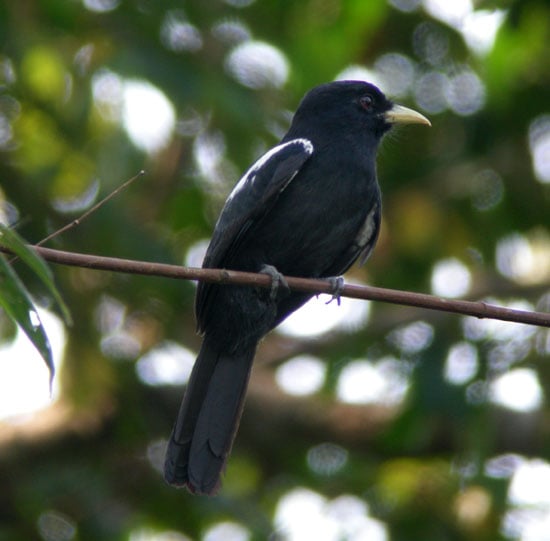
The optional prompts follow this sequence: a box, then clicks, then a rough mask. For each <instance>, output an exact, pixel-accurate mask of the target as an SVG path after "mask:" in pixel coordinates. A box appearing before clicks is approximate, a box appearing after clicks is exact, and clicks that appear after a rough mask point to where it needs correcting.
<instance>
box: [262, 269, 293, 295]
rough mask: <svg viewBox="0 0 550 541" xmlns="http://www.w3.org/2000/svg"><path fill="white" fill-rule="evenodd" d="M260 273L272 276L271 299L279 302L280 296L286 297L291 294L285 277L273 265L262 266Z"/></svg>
mask: <svg viewBox="0 0 550 541" xmlns="http://www.w3.org/2000/svg"><path fill="white" fill-rule="evenodd" d="M260 272H261V273H262V274H267V275H269V276H271V291H270V293H269V297H270V299H271V300H272V301H275V300H277V299H278V298H279V297H280V296H283V297H286V296H287V295H288V294H289V293H290V288H289V287H288V284H287V282H286V280H285V277H284V276H283V275H282V274H281V273H280V272H279V271H278V270H277V269H276V268H275V267H274V266H273V265H262V268H261V269H260Z"/></svg>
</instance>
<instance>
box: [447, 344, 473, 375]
mask: <svg viewBox="0 0 550 541" xmlns="http://www.w3.org/2000/svg"><path fill="white" fill-rule="evenodd" d="M478 369H479V365H478V355H477V349H476V347H475V346H474V345H472V344H470V343H469V342H459V343H458V344H454V345H453V346H452V347H451V348H450V349H449V353H448V355H447V358H446V359H445V368H444V374H445V379H446V380H447V381H448V382H449V383H452V384H454V385H462V384H463V383H467V382H468V381H470V380H471V379H472V378H473V377H474V376H475V375H476V374H477V371H478Z"/></svg>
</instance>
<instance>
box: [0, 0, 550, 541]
mask: <svg viewBox="0 0 550 541" xmlns="http://www.w3.org/2000/svg"><path fill="white" fill-rule="evenodd" d="M549 43H550V8H549V6H548V3H547V2H545V1H544V0H525V1H513V0H510V1H502V2H497V1H478V2H472V1H471V0H456V1H452V2H451V1H446V0H387V1H385V0H369V1H365V0H303V1H296V2H282V1H277V0H256V1H254V0H225V1H221V0H213V1H210V2H202V1H199V0H195V1H192V0H188V1H183V0H164V1H162V2H161V1H157V0H126V1H123V0H81V1H76V0H74V1H70V2H68V1H62V0H34V1H32V0H21V1H17V2H15V1H11V2H4V3H2V4H1V5H0V44H1V45H0V47H1V49H0V153H1V154H0V156H1V159H0V183H1V185H0V220H1V221H2V222H4V223H8V224H10V225H13V226H15V227H16V228H17V231H18V232H19V233H20V234H21V235H22V236H24V237H25V238H26V239H27V240H28V241H30V242H36V241H38V240H40V239H42V238H44V237H45V236H46V235H47V234H49V233H50V232H52V231H54V230H56V229H58V228H59V227H61V226H63V225H65V224H66V223H68V222H70V221H71V220H73V219H75V218H77V217H78V216H80V215H81V214H82V213H83V212H84V211H85V210H86V209H88V208H90V207H91V206H92V205H93V204H94V203H95V202H97V201H98V199H100V198H101V197H103V196H105V195H107V194H108V193H110V192H111V191H112V190H113V189H115V188H116V187H117V186H119V185H120V184H121V183H122V182H123V181H125V180H126V179H128V178H129V177H131V176H133V175H135V174H136V173H138V172H139V171H140V170H141V169H144V170H145V171H146V174H145V175H144V176H143V177H141V178H140V179H138V180H137V181H136V182H135V183H134V184H133V185H132V186H131V187H130V188H129V189H127V190H125V191H124V192H123V193H121V194H119V195H118V196H117V197H116V198H115V199H113V200H112V201H110V202H109V203H108V204H107V205H105V206H104V207H102V208H101V209H100V210H99V211H97V212H96V213H95V214H93V215H92V216H91V217H90V218H89V219H88V220H86V221H85V222H83V223H82V224H81V225H79V226H77V227H75V228H73V229H72V230H70V231H69V232H67V233H65V234H63V235H62V236H60V237H57V238H56V239H54V240H53V241H51V242H50V243H49V244H48V245H49V246H51V247H56V248H60V249H64V250H69V251H79V252H86V253H96V254H101V255H110V256H115V257H125V258H131V259H143V260H149V261H156V262H167V263H176V264H189V265H194V266H198V265H200V262H201V259H202V255H203V253H204V250H205V247H206V245H207V242H208V238H209V235H210V233H211V231H212V228H213V225H214V222H215V219H216V216H217V213H218V211H219V209H220V207H221V205H222V204H223V201H224V199H225V196H226V195H227V194H228V192H229V191H230V189H231V187H232V186H233V185H234V183H235V182H236V181H237V180H238V178H239V176H240V173H242V172H243V171H244V170H245V169H246V168H247V167H248V165H249V164H250V163H251V162H252V161H253V160H254V159H256V158H257V157H258V156H259V155H261V153H262V152H263V151H265V150H266V149H268V148H269V147H270V146H272V145H273V144H275V143H276V142H277V141H278V139H279V138H280V137H281V135H282V134H283V133H284V132H285V130H286V128H287V126H288V124H289V120H290V118H291V114H292V111H293V110H294V109H295V108H296V106H297V104H298V101H299V99H300V98H301V96H302V95H303V94H304V93H305V92H306V91H307V90H308V89H309V88H311V87H312V86H314V85H316V84H318V83H321V82H326V81H330V80H333V79H343V78H359V79H367V80H369V81H372V82H375V83H377V84H379V85H380V86H381V88H382V89H383V90H384V91H385V92H386V93H387V94H389V95H391V96H392V97H393V98H394V99H395V100H396V101H398V102H400V103H403V104H405V105H408V106H411V107H414V108H416V109H418V110H419V111H421V112H422V113H424V114H425V115H427V116H428V117H429V118H430V119H431V120H432V124H433V127H432V128H431V129H421V128H418V127H405V128H403V129H400V130H397V131H394V132H392V134H390V135H389V136H388V137H387V139H386V141H385V143H384V145H383V148H382V151H381V155H380V158H379V177H380V181H381V185H382V190H383V193H384V217H383V224H382V233H381V238H380V241H379V244H378V247H377V249H376V250H375V253H374V255H373V256H372V257H371V259H370V260H369V262H368V264H367V265H366V266H365V267H364V268H354V269H352V270H351V271H350V273H349V275H348V276H347V277H346V279H347V280H348V281H349V282H353V283H358V284H371V285H376V286H382V287H390V288H399V289H406V290H412V291H422V292H431V293H434V294H436V295H440V296H444V297H450V298H469V299H482V300H485V301H487V302H492V303H497V304H501V305H504V306H509V307H516V308H522V309H527V310H532V309H537V310H541V311H548V310H550V291H549V282H550V232H549V230H548V225H549V222H550V205H549V203H550V100H549V88H550V51H549V47H548V44H549ZM304 204H307V201H306V202H304ZM16 270H17V271H18V272H19V274H20V276H21V278H22V279H23V280H24V281H25V282H26V284H27V286H28V288H29V289H30V290H31V292H32V293H33V295H34V298H35V300H36V302H37V303H38V304H39V305H40V306H41V307H42V310H41V312H40V314H41V318H42V321H43V324H44V325H45V327H46V329H47V331H48V334H49V337H50V340H51V343H52V348H53V352H54V356H55V360H56V366H57V375H56V378H55V381H54V385H53V389H52V394H51V396H50V392H49V387H48V373H47V370H46V367H45V365H44V363H43V362H42V361H41V360H40V358H39V357H38V356H37V354H36V353H35V352H34V350H33V348H32V346H31V345H30V344H29V343H28V342H27V341H26V339H25V338H23V337H22V336H21V333H20V332H18V331H17V329H16V328H15V326H14V325H13V324H12V323H11V322H10V321H9V320H8V319H7V318H6V317H5V316H4V315H3V314H1V313H0V332H1V342H0V360H1V362H0V371H1V374H0V419H1V420H0V486H1V487H2V489H1V491H0V539H1V540H4V539H5V540H10V541H18V540H28V539H42V540H45V541H69V540H102V539H106V540H111V539H121V540H130V541H153V540H163V541H168V540H173V541H184V540H191V539H193V540H194V539H197V540H205V541H221V540H223V541H248V540H250V541H251V540H256V539H257V540H261V539H268V538H269V539H289V540H309V539H315V540H321V541H325V540H326V541H333V540H334V541H339V540H350V541H355V540H369V541H398V540H399V541H400V540H410V539H421V540H423V541H430V540H438V541H441V540H451V539H452V540H459V539H464V540H466V539H467V540H470V541H476V540H495V539H502V540H522V541H544V540H550V462H549V460H550V456H549V455H550V433H549V426H550V411H549V408H550V405H549V404H548V395H549V393H550V368H549V366H548V356H549V354H550V335H549V334H548V331H546V330H544V329H537V328H535V327H531V326H525V325H515V324H504V323H500V322H495V321H486V320H478V319H474V318H470V317H460V316H457V315H448V314H436V313H430V312H427V311H423V310H418V309H412V308H405V307H399V306H390V305H383V304H380V303H367V302H362V301H351V300H348V299H342V305H341V306H337V305H336V303H332V304H330V305H328V306H326V305H325V301H326V299H324V298H323V297H320V298H319V299H317V300H314V301H312V302H311V303H310V304H308V305H307V306H306V307H304V309H303V310H301V311H299V312H298V313H296V314H295V315H293V316H292V317H290V318H289V319H288V320H287V321H286V322H285V323H284V324H283V325H281V328H280V329H279V330H277V331H276V332H274V333H272V334H271V335H270V336H269V337H268V338H267V339H266V340H265V341H264V342H263V344H262V345H261V347H260V350H259V354H258V357H257V360H256V365H255V371H254V373H253V376H252V380H251V384H250V391H249V397H248V400H247V404H246V409H245V413H244V416H243V420H242V424H241V429H240V431H239V434H238V437H237V440H236V444H235V448H234V452H233V456H232V458H231V460H230V462H229V466H228V469H227V473H226V477H225V483H224V487H223V489H222V491H221V493H220V495H219V496H218V497H217V498H203V497H194V496H191V495H189V494H188V493H186V492H185V491H178V490H175V489H173V488H170V487H168V486H166V485H165V483H164V481H163V479H162V476H161V466H162V459H163V452H164V446H165V442H166V438H167V437H168V435H169V433H170V430H171V425H172V422H173V420H174V419H175V415H176V412H177V409H178V407H179V401H180V398H181V395H182V392H183V386H184V384H185V382H186V380H187V378H188V375H189V372H190V369H191V366H192V363H193V360H194V357H195V353H196V351H197V348H198V345H199V338H198V337H197V336H196V335H195V330H194V319H193V305H192V300H193V294H194V289H195V286H194V284H192V283H189V282H181V281H175V280H168V279H160V278H145V277H137V276H127V275H121V274H115V273H107V272H98V271H91V270H85V269H76V268H72V269H70V268H62V267H53V270H54V272H55V277H56V282H57V284H58V286H59V289H60V291H61V292H62V295H63V297H64V298H65V300H66V302H67V304H68V306H69V307H70V310H71V313H72V317H73V320H74V323H73V325H72V326H71V327H68V326H67V325H66V324H65V323H63V322H62V319H61V318H60V315H59V314H58V312H57V311H56V309H55V306H54V305H53V304H52V301H51V299H50V298H49V296H48V295H47V294H45V291H44V290H43V289H42V288H41V287H40V285H39V284H36V283H34V280H33V278H32V276H31V275H30V274H28V273H27V271H26V270H25V267H23V266H22V265H20V264H17V265H16Z"/></svg>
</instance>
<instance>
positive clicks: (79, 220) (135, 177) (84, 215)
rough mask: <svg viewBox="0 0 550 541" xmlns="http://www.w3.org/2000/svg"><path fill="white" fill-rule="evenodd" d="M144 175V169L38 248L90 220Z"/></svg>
mask: <svg viewBox="0 0 550 541" xmlns="http://www.w3.org/2000/svg"><path fill="white" fill-rule="evenodd" d="M143 175H145V171H143V169H142V170H141V171H140V172H139V173H138V174H137V175H134V176H133V177H132V178H129V179H128V180H126V181H125V182H123V183H122V184H121V185H120V186H119V187H118V188H115V189H114V190H113V191H112V192H111V193H110V194H109V195H107V196H105V197H104V198H103V199H101V201H98V202H97V203H96V204H95V205H94V206H93V207H90V208H89V209H88V210H87V211H86V212H85V213H84V214H82V216H79V217H78V218H75V219H74V220H72V221H71V222H69V223H68V224H66V225H64V226H63V227H61V228H60V229H58V230H57V231H54V232H53V233H50V234H49V235H48V236H47V237H45V238H43V239H42V240H41V241H40V242H37V243H36V246H42V245H43V244H46V242H48V241H49V240H51V239H53V238H54V237H57V236H58V235H61V234H62V233H65V232H66V231H68V230H69V229H72V228H73V227H76V226H77V225H80V224H81V223H82V222H83V221H84V220H85V219H86V218H89V217H90V216H91V215H92V214H93V213H94V212H95V211H96V210H98V209H100V208H101V207H102V206H103V205H104V204H105V203H107V202H108V201H110V200H111V199H112V198H113V197H115V195H118V194H119V193H120V192H121V191H122V190H124V189H126V188H127V187H128V186H129V185H130V184H132V182H134V181H135V180H136V179H138V178H140V177H142V176H143Z"/></svg>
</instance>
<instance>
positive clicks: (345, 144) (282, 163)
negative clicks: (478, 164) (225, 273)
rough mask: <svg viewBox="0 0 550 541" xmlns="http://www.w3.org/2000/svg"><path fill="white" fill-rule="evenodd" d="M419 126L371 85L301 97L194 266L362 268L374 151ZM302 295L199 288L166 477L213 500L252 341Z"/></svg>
mask: <svg viewBox="0 0 550 541" xmlns="http://www.w3.org/2000/svg"><path fill="white" fill-rule="evenodd" d="M398 122H400V123H413V122H416V123H425V124H429V122H428V120H427V119H426V118H424V117H423V116H422V115H420V114H419V113H416V112H415V111H412V110H410V109H407V108H405V107H401V106H398V105H394V104H393V103H392V102H391V101H390V100H388V99H387V98H386V97H385V96H384V94H383V93H382V92H381V91H380V90H379V89H378V88H376V87H375V86H374V85H371V84H369V83H365V82H361V81H340V82H333V83H328V84H325V85H321V86H318V87H316V88H314V89H313V90H311V91H310V92H309V93H308V94H306V96H305V97H304V98H303V100H302V102H301V103H300V105H299V107H298V110H297V111H296V114H295V115H294V118H293V120H292V124H291V126H290V129H289V131H288V133H287V134H286V135H285V136H284V138H283V139H282V140H281V142H280V144H279V145H278V146H276V147H274V148H273V149H271V150H270V151H269V152H267V153H266V154H265V155H264V156H263V157H261V158H260V159H259V160H258V161H257V162H256V163H255V164H254V165H253V166H252V167H251V168H250V169H249V170H248V171H247V173H245V175H244V176H243V177H242V179H241V180H240V181H239V183H238V184H237V185H236V186H235V188H234V189H233V191H232V192H231V194H230V195H229V197H228V199H227V201H226V203H225V206H224V208H223V210H222V212H221V215H220V217H219V219H218V222H217V224H216V227H215V230H214V234H213V236H212V240H211V242H210V245H209V247H208V250H207V253H206V256H205V259H204V263H203V266H204V267H207V268H228V269H234V270H243V271H251V272H260V271H262V269H264V268H265V266H270V267H274V268H275V269H277V271H278V272H280V273H281V274H283V275H289V276H303V277H311V278H323V277H327V278H328V277H334V276H337V275H340V274H342V273H344V272H345V271H346V270H347V269H348V268H349V267H350V266H351V265H352V264H353V262H354V261H355V260H357V259H358V258H359V259H360V260H361V262H363V261H365V260H366V258H367V257H368V256H369V254H370V252H371V251H372V249H373V247H374V244H375V242H376V239H377V237H378V232H379V228H380V211H381V199H380V189H379V187H378V182H377V179H376V161H375V159H376V153H377V149H378V146H379V143H380V141H381V139H382V137H383V135H384V134H385V133H386V132H387V131H388V130H389V129H390V128H391V126H392V124H394V123H398ZM310 297H311V295H309V294H304V293H298V292H288V291H286V290H284V288H280V289H279V291H278V292H276V294H275V295H273V292H272V291H270V290H267V289H260V288H255V287H250V286H219V285H214V284H207V283H204V282H203V283H200V284H199V286H198V290H197V297H196V305H195V309H196V316H197V321H198V329H199V331H200V332H201V333H202V334H203V336H204V339H203V343H202V347H201V350H200V353H199V356H198V358H197V361H196V363H195V366H194V368H193V372H192V375H191V378H190V380H189V383H188V386H187V390H186V393H185V396H184V399H183V402H182V405H181V408H180V412H179V416H178V419H177V421H176V424H175V426H174V429H173V432H172V435H171V438H170V441H169V444H168V449H167V453H166V462H165V478H166V480H167V482H168V483H170V484H173V485H176V486H182V485H185V486H187V487H188V488H189V489H190V490H191V491H192V492H196V493H202V494H213V493H215V492H216V491H217V489H218V488H219V486H220V482H221V481H220V479H221V474H222V471H223V469H224V466H225V462H226V460H227V457H228V455H229V453H230V450H231V446H232V443H233V439H234V437H235V433H236V431H237V428H238V423H239V419H240V415H241V411H242V408H243V402H244V396H245V392H246V387H247V384H248V378H249V375H250V369H251V366H252V361H253V359H254V354H255V352H256V347H257V345H258V342H259V341H260V340H261V339H262V337H263V336H265V334H266V333H268V332H269V331H270V330H271V329H273V328H274V327H276V326H277V325H278V324H279V323H280V322H281V321H282V320H283V319H285V318H286V317H287V316H288V315H289V314H291V313H292V312H293V311H294V310H296V309H297V308H299V307H300V306H302V305H303V304H304V303H305V302H306V301H307V300H308V299H309V298H310Z"/></svg>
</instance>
